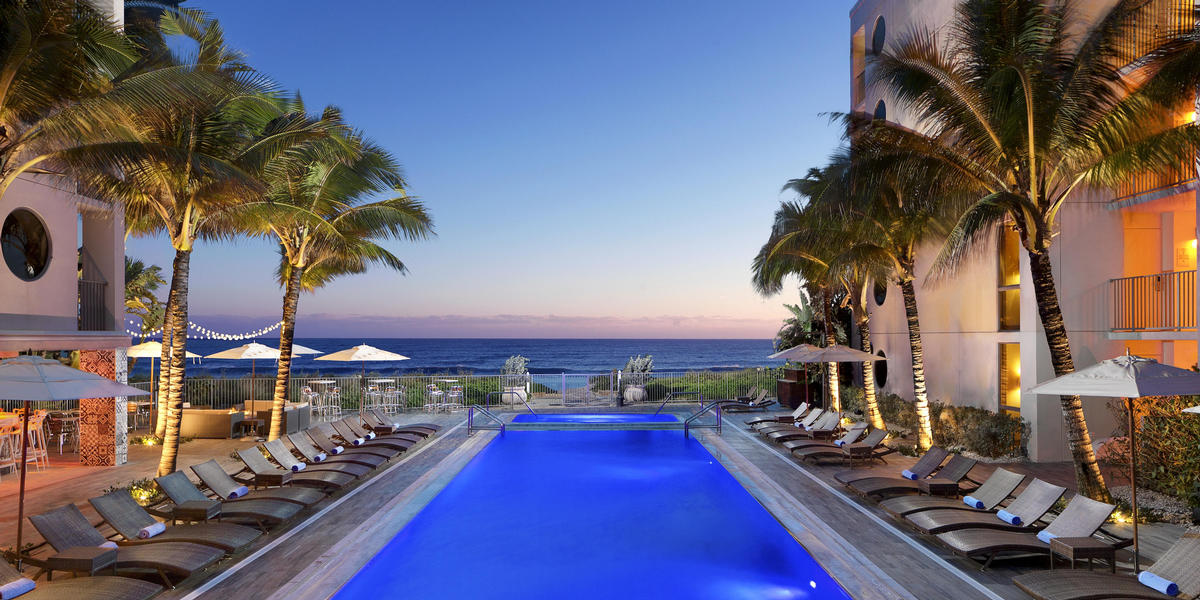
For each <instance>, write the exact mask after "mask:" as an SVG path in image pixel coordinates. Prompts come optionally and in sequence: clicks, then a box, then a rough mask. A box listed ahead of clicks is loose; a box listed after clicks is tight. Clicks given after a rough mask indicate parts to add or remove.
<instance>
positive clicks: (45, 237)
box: [0, 208, 50, 281]
mask: <svg viewBox="0 0 1200 600" xmlns="http://www.w3.org/2000/svg"><path fill="white" fill-rule="evenodd" d="M0 249H2V250H3V253H4V264H6V265H8V270H10V271H12V273H13V275H16V276H17V277H19V278H21V279H23V280H25V281H33V280H35V279H37V278H38V277H41V276H42V273H45V272H46V266H47V265H49V264H50V234H49V232H47V231H46V226H45V225H44V224H42V220H41V219H39V218H38V216H37V215H35V214H33V212H32V211H30V210H26V209H24V208H18V209H17V210H14V211H12V212H11V213H9V214H8V216H7V217H5V219H4V226H3V228H0Z"/></svg>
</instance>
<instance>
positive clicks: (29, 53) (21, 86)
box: [0, 0, 137, 196]
mask: <svg viewBox="0 0 1200 600" xmlns="http://www.w3.org/2000/svg"><path fill="white" fill-rule="evenodd" d="M136 58H137V52H136V51H135V48H134V46H133V45H132V44H131V43H130V42H129V41H128V40H126V39H125V37H124V36H122V35H121V33H120V29H119V28H118V26H117V24H116V23H115V22H114V21H113V20H112V19H111V18H110V17H109V16H108V15H105V14H104V13H103V12H102V11H100V10H98V9H97V8H96V7H95V6H94V4H93V3H92V2H90V1H88V0H57V1H54V2H35V1H31V0H4V1H3V2H0V196H3V195H4V192H5V191H6V190H7V189H8V187H9V186H10V185H11V184H12V183H13V181H15V180H16V178H17V176H19V175H21V174H22V173H33V174H44V173H51V172H52V171H50V170H48V169H47V168H46V167H48V166H49V167H57V166H58V165H56V163H57V162H58V160H57V159H58V158H60V157H59V152H60V151H62V150H64V149H68V148H73V147H78V146H80V145H82V144H86V143H87V142H88V141H89V140H91V139H93V138H95V137H96V136H97V135H98V134H101V133H102V132H105V131H107V130H108V128H109V127H110V126H113V125H115V124H118V123H120V122H122V121H123V120H124V115H123V113H122V111H119V110H116V107H114V106H113V105H106V106H104V107H100V106H93V107H91V109H90V110H86V111H84V110H79V107H78V106H77V103H79V102H80V101H82V100H85V99H89V98H94V97H97V96H100V95H102V94H104V93H106V92H108V91H110V90H111V89H112V87H113V80H114V79H115V78H117V77H118V76H119V75H120V74H121V73H123V72H124V71H125V70H126V69H128V68H129V67H130V66H131V65H132V64H133V62H134V60H135V59H136Z"/></svg>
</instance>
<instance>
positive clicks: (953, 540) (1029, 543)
mask: <svg viewBox="0 0 1200 600" xmlns="http://www.w3.org/2000/svg"><path fill="white" fill-rule="evenodd" d="M1115 508H1116V506H1114V505H1112V504H1105V503H1103V502H1097V501H1095V500H1092V499H1091V498H1088V497H1086V496H1083V495H1078V496H1075V497H1074V498H1072V499H1071V501H1070V502H1069V503H1067V507H1066V508H1065V509H1063V511H1062V514H1060V515H1058V517H1057V518H1055V519H1054V520H1053V521H1051V522H1050V525H1048V526H1047V527H1046V528H1045V529H1043V530H1042V531H1040V532H1038V533H1036V534H1034V533H1023V532H1018V531H994V530H991V529H961V530H959V531H947V532H946V533H939V534H938V535H937V539H938V541H940V542H942V543H943V544H945V545H946V546H948V547H949V548H950V549H951V550H953V551H954V552H956V553H958V554H961V555H963V556H966V557H968V558H979V557H986V559H985V560H984V563H983V568H984V569H986V568H988V566H990V565H991V564H992V561H993V560H994V559H995V558H996V557H997V556H999V555H1001V554H1008V553H1021V554H1024V553H1033V554H1041V555H1043V556H1044V555H1045V554H1046V553H1047V552H1048V551H1049V548H1050V544H1049V542H1046V541H1044V540H1048V539H1050V538H1052V537H1064V538H1067V537H1091V536H1092V535H1094V534H1095V533H1096V531H1098V530H1099V529H1100V528H1101V527H1102V526H1104V521H1106V520H1107V519H1108V516H1109V515H1111V514H1112V511H1113V509H1115ZM918 514H919V513H918Z"/></svg>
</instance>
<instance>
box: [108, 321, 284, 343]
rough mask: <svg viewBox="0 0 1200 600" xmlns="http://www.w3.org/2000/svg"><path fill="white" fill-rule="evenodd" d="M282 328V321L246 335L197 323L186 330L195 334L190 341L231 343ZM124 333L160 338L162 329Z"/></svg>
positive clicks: (191, 335)
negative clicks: (224, 341) (223, 341)
mask: <svg viewBox="0 0 1200 600" xmlns="http://www.w3.org/2000/svg"><path fill="white" fill-rule="evenodd" d="M128 323H129V325H130V326H132V327H138V326H139V325H140V323H139V322H138V321H137V320H136V319H128ZM282 326H283V321H279V322H277V323H275V324H273V325H269V326H267V327H261V328H259V329H255V330H252V331H247V332H246V333H226V332H223V331H216V330H213V329H209V328H207V327H205V326H203V325H200V324H198V323H193V322H192V321H188V330H189V331H194V332H195V334H192V333H189V334H188V339H192V340H197V339H200V340H233V341H238V340H251V339H254V338H259V337H262V336H264V335H267V334H268V333H271V332H272V331H275V330H276V329H279V328H280V327H282ZM125 333H126V334H128V335H130V336H132V337H139V338H140V337H148V338H149V337H162V327H159V328H158V329H155V330H153V331H149V332H141V331H134V330H132V329H126V330H125Z"/></svg>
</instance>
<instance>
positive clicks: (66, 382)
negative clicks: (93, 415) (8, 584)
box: [0, 356, 148, 569]
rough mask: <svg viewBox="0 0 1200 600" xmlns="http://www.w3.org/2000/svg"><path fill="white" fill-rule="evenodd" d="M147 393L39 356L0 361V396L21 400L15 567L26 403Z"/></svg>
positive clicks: (24, 468)
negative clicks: (19, 476)
mask: <svg viewBox="0 0 1200 600" xmlns="http://www.w3.org/2000/svg"><path fill="white" fill-rule="evenodd" d="M147 393H148V392H146V391H144V390H139V389H137V388H135V387H130V386H127V385H125V384H123V383H117V382H116V381H113V380H111V379H108V378H106V377H101V376H100V375H96V374H95V373H88V372H87V371H80V370H79V369H72V368H71V367H68V366H66V365H64V364H62V363H60V362H58V361H57V360H50V359H48V358H42V357H40V356H18V357H16V358H8V359H5V360H0V398H4V399H7V400H21V401H23V403H24V408H25V414H24V415H23V417H22V419H21V481H20V484H19V487H18V493H17V546H16V548H17V568H18V569H19V568H20V566H21V565H20V560H21V534H22V521H24V519H25V472H26V471H27V470H28V468H27V467H28V463H26V462H25V461H26V459H27V458H28V452H29V412H30V411H29V403H30V402H55V401H61V400H79V399H81V398H109V397H116V396H144V395H146V394H147Z"/></svg>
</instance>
